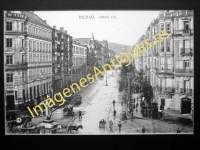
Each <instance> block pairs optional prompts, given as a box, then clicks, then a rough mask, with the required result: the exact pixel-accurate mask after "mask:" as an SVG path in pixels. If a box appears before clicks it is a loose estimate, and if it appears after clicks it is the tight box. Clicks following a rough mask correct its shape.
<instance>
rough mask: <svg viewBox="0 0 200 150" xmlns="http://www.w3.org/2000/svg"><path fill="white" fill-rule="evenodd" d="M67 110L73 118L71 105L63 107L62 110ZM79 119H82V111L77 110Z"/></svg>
mask: <svg viewBox="0 0 200 150" xmlns="http://www.w3.org/2000/svg"><path fill="white" fill-rule="evenodd" d="M65 111H68V113H69V114H70V115H71V117H72V118H73V119H75V112H74V111H73V107H70V108H68V107H67V106H66V107H65V108H64V109H63V112H65ZM78 116H79V119H82V112H81V111H80V110H79V112H78Z"/></svg>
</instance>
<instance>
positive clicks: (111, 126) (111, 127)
mask: <svg viewBox="0 0 200 150" xmlns="http://www.w3.org/2000/svg"><path fill="white" fill-rule="evenodd" d="M109 128H110V131H112V129H113V122H112V120H110V121H109Z"/></svg>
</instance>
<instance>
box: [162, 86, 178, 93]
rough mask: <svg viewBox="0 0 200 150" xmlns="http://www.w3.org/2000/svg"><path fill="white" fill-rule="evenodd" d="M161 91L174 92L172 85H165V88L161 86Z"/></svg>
mask: <svg viewBox="0 0 200 150" xmlns="http://www.w3.org/2000/svg"><path fill="white" fill-rule="evenodd" d="M162 92H165V93H174V92H175V89H174V88H172V87H166V88H162Z"/></svg>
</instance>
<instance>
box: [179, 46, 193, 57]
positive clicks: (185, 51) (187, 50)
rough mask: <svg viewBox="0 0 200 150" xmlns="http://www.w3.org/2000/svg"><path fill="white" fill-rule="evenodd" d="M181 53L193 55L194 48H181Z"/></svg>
mask: <svg viewBox="0 0 200 150" xmlns="http://www.w3.org/2000/svg"><path fill="white" fill-rule="evenodd" d="M180 54H181V55H182V56H185V55H186V56H192V55H193V50H192V48H181V52H180Z"/></svg>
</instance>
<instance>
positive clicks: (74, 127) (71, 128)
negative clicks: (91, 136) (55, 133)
mask: <svg viewBox="0 0 200 150" xmlns="http://www.w3.org/2000/svg"><path fill="white" fill-rule="evenodd" d="M79 128H81V129H83V126H82V125H78V126H69V128H68V130H67V132H69V131H70V133H71V130H76V132H79V131H78V129H79Z"/></svg>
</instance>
